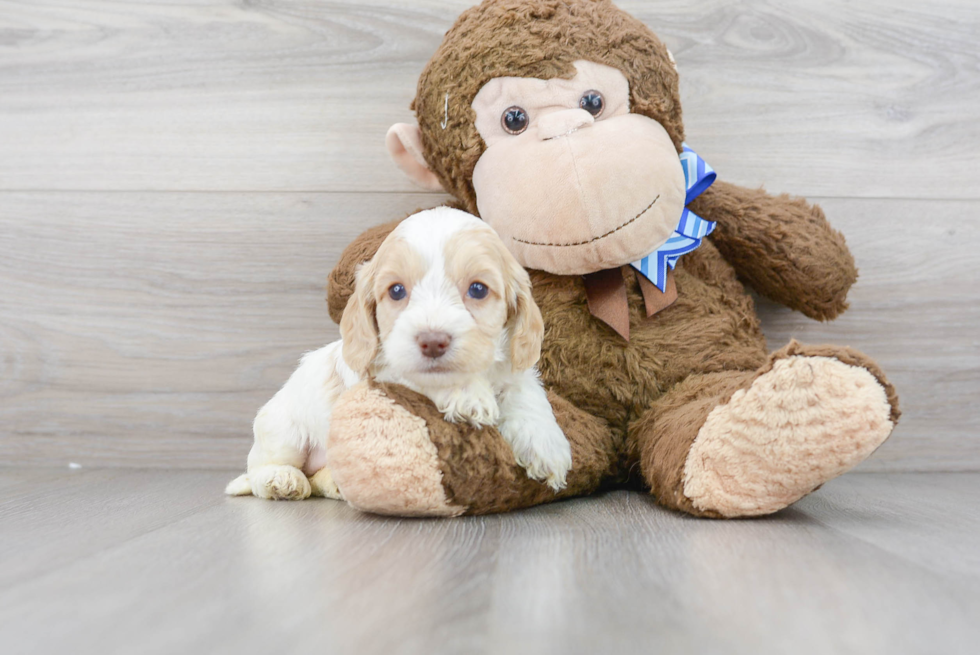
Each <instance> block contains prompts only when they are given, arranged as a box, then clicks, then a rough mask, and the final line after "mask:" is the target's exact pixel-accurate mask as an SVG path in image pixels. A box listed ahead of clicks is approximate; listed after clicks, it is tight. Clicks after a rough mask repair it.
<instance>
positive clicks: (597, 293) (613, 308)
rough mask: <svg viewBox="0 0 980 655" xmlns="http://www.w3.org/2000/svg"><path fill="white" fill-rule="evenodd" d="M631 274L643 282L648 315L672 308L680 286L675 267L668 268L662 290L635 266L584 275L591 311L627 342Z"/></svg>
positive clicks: (641, 287)
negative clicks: (628, 290) (675, 278)
mask: <svg viewBox="0 0 980 655" xmlns="http://www.w3.org/2000/svg"><path fill="white" fill-rule="evenodd" d="M631 274H632V275H636V279H637V280H638V281H639V283H640V292H641V293H642V294H643V304H644V305H645V306H646V312H647V318H649V317H651V316H653V315H654V314H656V313H657V312H659V311H661V310H663V309H666V308H667V307H670V306H671V305H672V304H674V301H675V300H677V285H676V284H675V283H674V272H673V271H671V270H668V271H667V285H666V287H665V291H663V292H662V293H661V291H660V289H658V288H657V287H656V286H655V285H654V284H653V282H651V281H650V280H648V279H646V278H645V277H644V276H643V275H641V274H639V273H637V272H636V271H635V270H634V269H633V267H632V266H622V267H620V268H610V269H608V270H605V271H597V272H595V273H589V274H588V275H583V276H582V279H583V280H584V281H585V296H586V298H587V299H588V302H589V311H590V312H591V313H592V315H593V316H595V317H596V318H598V319H599V320H600V321H602V322H603V323H605V324H606V325H608V326H609V327H611V328H612V329H613V330H615V331H616V333H617V334H619V335H620V336H621V337H623V338H624V339H626V340H627V341H629V340H630V308H629V301H628V299H627V295H626V279H627V278H626V276H627V275H631Z"/></svg>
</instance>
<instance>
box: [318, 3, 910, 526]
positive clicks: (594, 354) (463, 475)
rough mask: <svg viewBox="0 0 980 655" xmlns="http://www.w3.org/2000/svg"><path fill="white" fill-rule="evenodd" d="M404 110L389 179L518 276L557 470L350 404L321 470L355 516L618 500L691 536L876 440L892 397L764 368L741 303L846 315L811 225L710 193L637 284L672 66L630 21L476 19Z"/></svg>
mask: <svg viewBox="0 0 980 655" xmlns="http://www.w3.org/2000/svg"><path fill="white" fill-rule="evenodd" d="M414 109H415V111H416V115H417V118H418V126H414V125H411V126H410V125H396V126H394V127H393V128H392V129H391V130H390V131H389V134H388V139H387V143H388V147H389V150H390V152H391V154H392V156H393V158H394V159H395V161H396V162H397V163H398V164H399V165H400V166H401V168H402V169H403V170H404V171H405V172H406V173H407V174H408V175H409V176H410V177H411V178H412V179H414V180H415V181H416V182H418V183H419V184H421V185H422V186H424V187H426V188H430V189H445V190H446V191H447V192H449V193H450V194H452V195H453V196H454V197H455V198H456V200H457V203H458V206H459V207H461V208H464V209H466V210H467V211H469V212H472V213H474V214H477V215H479V216H481V217H482V218H483V219H484V220H485V221H487V222H488V223H489V224H490V225H492V226H493V227H494V228H495V229H496V230H497V231H498V233H500V235H501V237H502V238H503V239H504V240H505V242H506V243H507V244H508V247H509V248H510V249H511V250H512V252H513V253H514V254H515V256H516V257H517V258H518V260H519V261H520V262H521V263H522V264H523V265H524V266H525V267H527V268H528V269H530V270H531V278H532V281H533V284H534V297H535V300H536V301H537V303H538V305H539V306H540V308H541V311H542V313H543V316H544V320H545V330H546V331H545V338H544V345H543V349H542V356H541V360H540V362H539V368H540V370H541V374H542V378H543V379H544V381H545V384H546V385H547V387H548V389H549V390H550V394H551V399H552V405H553V407H554V410H555V414H556V416H557V418H558V420H559V423H560V424H561V426H562V428H563V430H564V431H565V433H566V435H567V436H568V438H569V441H570V442H571V444H572V449H573V451H572V452H573V467H572V470H571V472H570V473H569V475H568V486H567V488H566V489H565V490H564V491H562V492H561V493H559V494H557V495H556V494H555V493H554V492H552V491H551V490H550V489H548V488H547V487H545V486H544V485H543V484H540V483H537V482H535V481H533V480H530V479H528V477H527V476H526V475H525V473H524V471H523V470H522V469H521V468H520V467H518V466H517V465H516V464H515V462H514V458H513V456H512V455H511V453H510V450H509V448H508V447H507V445H506V444H505V443H504V442H503V441H502V439H501V438H500V436H499V435H498V434H497V433H496V431H495V430H493V429H485V430H474V429H473V428H470V427H467V426H460V425H455V424H450V423H447V422H445V421H444V420H443V418H442V417H441V416H440V415H439V414H438V412H437V411H436V410H435V408H434V407H433V406H432V405H431V404H430V403H429V402H428V401H427V400H426V399H425V398H423V397H421V396H419V395H417V394H414V393H412V392H410V391H408V390H406V389H404V388H400V387H395V386H378V385H371V384H364V385H362V386H360V387H357V388H355V389H352V390H351V391H350V392H348V394H347V395H346V396H345V397H344V398H342V399H341V401H340V403H339V404H338V405H337V407H336V408H335V413H334V416H333V425H332V430H331V441H330V444H331V445H330V448H329V452H328V463H329V466H330V467H331V470H332V472H333V477H334V480H335V481H336V482H337V484H338V486H339V487H340V489H341V491H342V492H343V494H344V496H345V497H346V498H347V500H348V501H349V502H350V503H351V504H353V505H354V506H355V507H358V508H360V509H363V510H366V511H374V512H380V513H391V514H401V515H457V514H466V513H470V514H477V513H486V512H497V511H504V510H508V509H514V508H518V507H527V506H530V505H534V504H538V503H542V502H547V501H550V500H554V499H555V498H560V497H568V496H573V495H581V494H587V493H590V492H592V491H594V490H596V489H598V488H599V487H600V486H607V485H612V484H627V485H631V486H642V487H643V488H647V489H650V490H651V491H652V493H653V494H654V495H655V497H656V499H657V500H658V502H660V503H661V504H663V505H665V506H668V507H671V508H674V509H678V510H681V511H684V512H688V513H691V514H694V515H697V516H709V517H738V516H754V515H761V514H768V513H771V512H774V511H777V510H779V509H782V508H783V507H786V506H787V505H789V504H791V503H793V502H795V501H797V500H799V499H800V498H801V497H803V496H804V495H806V494H808V493H810V492H811V491H813V490H814V489H816V488H817V487H818V486H820V485H821V484H823V483H824V482H826V481H827V480H829V479H831V478H833V477H835V476H837V475H840V474H841V473H843V472H845V471H847V470H848V469H850V468H852V467H853V466H855V465H856V464H858V463H859V462H861V461H862V460H864V459H865V458H866V457H867V456H868V455H870V454H871V452H873V451H874V450H875V448H877V447H878V446H879V445H880V444H881V443H882V442H883V441H884V440H885V439H886V438H887V437H888V435H889V434H890V433H891V431H892V428H893V427H894V425H895V423H896V421H897V420H898V416H899V411H898V400H897V396H896V394H895V391H894V389H893V388H892V386H891V385H890V384H889V383H888V382H887V381H886V379H885V377H884V375H883V374H882V372H881V371H880V370H879V369H878V367H877V366H876V365H875V364H874V363H873V362H872V361H871V360H870V359H869V358H867V357H866V356H864V355H862V354H860V353H858V352H855V351H853V350H850V349H848V348H842V347H836V346H804V345H801V344H798V343H796V342H793V343H790V344H789V345H788V346H785V347H783V348H782V349H780V350H778V351H777V352H775V353H772V354H769V353H767V349H766V344H765V340H764V338H763V335H762V332H761V330H760V328H759V320H758V318H757V316H756V313H755V310H754V307H753V303H752V300H751V298H750V297H749V295H748V294H747V293H746V291H745V289H744V287H743V286H742V283H743V282H744V283H746V284H748V285H750V286H751V287H752V288H754V289H755V290H756V291H757V292H758V293H760V294H762V295H764V296H767V297H769V298H771V299H773V300H775V301H777V302H780V303H782V304H784V305H787V306H789V307H791V308H793V309H795V310H798V311H801V312H803V313H804V314H806V315H807V316H809V317H811V318H814V319H817V320H830V319H833V318H835V317H836V316H837V315H838V314H840V313H841V312H842V311H844V309H845V308H846V307H847V303H846V301H845V296H846V293H847V291H848V289H849V288H850V286H851V284H853V282H854V280H855V279H856V276H857V273H856V270H855V268H854V262H853V259H852V257H851V255H850V253H849V252H848V250H847V247H846V246H845V244H844V239H843V237H842V236H841V235H840V234H839V233H838V232H835V231H834V230H833V229H831V227H830V226H829V225H828V224H827V222H826V220H825V218H824V214H823V212H822V211H821V210H820V208H819V207H816V206H812V205H809V204H807V203H806V202H804V201H803V200H798V199H795V200H794V199H791V198H789V197H787V196H779V197H773V196H770V195H768V194H766V193H765V192H763V191H757V190H749V189H743V188H740V187H737V186H734V185H731V184H728V183H725V182H723V181H719V182H716V183H715V184H714V185H713V186H711V187H710V188H708V189H707V191H704V192H703V193H702V194H701V195H700V196H699V197H698V198H697V199H696V200H694V201H693V202H692V203H690V205H689V210H690V211H691V212H693V214H695V215H696V216H699V217H701V218H702V219H704V220H705V221H708V222H709V223H712V222H713V223H714V231H713V232H711V234H710V236H708V237H707V238H706V239H705V240H704V241H703V242H701V243H700V246H699V247H697V248H696V249H694V250H692V251H690V252H687V253H686V254H684V255H683V256H682V257H680V258H679V260H678V261H677V262H676V268H674V269H673V271H669V270H668V272H667V273H666V277H665V279H663V280H661V284H660V285H659V286H655V285H653V284H651V283H650V281H649V280H648V279H647V278H646V277H645V276H644V275H641V274H639V273H638V272H637V271H636V268H635V267H630V266H628V265H629V264H631V263H633V262H635V261H636V260H638V259H640V258H642V257H644V256H646V255H648V254H650V253H651V252H652V251H654V250H655V249H656V248H658V247H662V244H664V243H665V241H666V240H667V239H669V238H670V237H671V234H672V231H674V230H675V228H677V226H678V220H679V218H678V217H679V216H681V215H682V212H684V207H685V202H686V200H687V198H686V197H685V177H684V173H683V171H682V168H681V164H680V160H679V155H680V154H681V153H682V151H683V148H682V142H683V140H684V126H683V122H682V119H681V106H680V98H679V93H678V77H677V71H676V67H675V66H674V62H673V57H672V56H671V54H670V53H669V52H668V50H667V48H666V47H665V46H664V45H663V44H662V43H661V42H660V41H659V40H658V39H657V37H656V36H655V35H654V34H653V33H652V32H651V31H650V30H649V29H647V27H646V26H644V25H643V24H642V23H640V22H639V21H638V20H636V19H634V18H633V17H631V16H629V15H628V14H626V13H624V12H622V11H620V10H619V9H617V8H616V7H615V6H613V5H612V4H611V3H610V2H608V1H606V0H531V1H527V0H486V1H485V2H483V3H482V4H480V5H479V6H477V7H474V8H472V9H470V10H468V11H466V12H465V13H463V15H462V16H460V18H459V20H458V21H457V23H456V24H455V25H454V26H453V28H452V29H451V30H449V32H448V33H447V34H446V37H445V40H444V41H443V43H442V45H441V46H440V47H439V49H438V50H437V51H436V53H435V55H434V56H433V58H432V60H431V61H430V62H429V63H428V65H427V66H426V68H425V71H424V72H423V73H422V77H421V79H420V80H419V85H418V95H417V97H416V99H415V102H414ZM393 226H394V223H392V224H388V225H384V226H380V227H377V228H374V229H371V230H369V231H368V232H366V233H365V234H364V235H362V236H361V237H360V238H359V239H358V240H356V241H355V242H354V243H353V244H351V246H350V247H349V248H348V249H347V251H346V252H345V253H344V255H343V257H342V259H341V261H340V263H339V264H338V265H337V268H336V269H335V270H334V271H333V272H332V273H331V275H330V279H329V293H328V302H329V306H330V312H331V316H332V317H333V318H334V319H335V320H338V321H339V319H340V315H341V313H342V312H343V309H344V307H345V305H346V302H347V298H348V297H349V295H350V293H351V290H352V286H353V279H354V276H353V273H354V268H355V267H356V265H357V264H359V263H360V262H362V261H364V260H366V259H368V258H370V257H371V256H372V255H373V253H374V251H375V249H376V248H377V246H378V244H379V243H380V242H381V240H382V239H383V238H384V236H385V235H386V234H387V233H388V232H389V231H390V230H391V229H392V228H393ZM365 462H369V464H368V465H366V464H365ZM421 488H425V489H428V490H429V491H428V492H426V493H419V492H418V489H421ZM433 489H435V490H436V491H435V492H433V491H432V490H433Z"/></svg>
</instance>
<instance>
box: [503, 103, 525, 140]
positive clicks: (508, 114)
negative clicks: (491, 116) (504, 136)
mask: <svg viewBox="0 0 980 655" xmlns="http://www.w3.org/2000/svg"><path fill="white" fill-rule="evenodd" d="M528 123H530V121H529V120H528V117H527V112H526V111H524V110H523V109H521V108H520V107H511V108H510V109H507V110H506V111H504V115H503V116H501V117H500V124H501V125H503V127H504V130H505V131H506V132H508V133H509V134H520V133H521V132H523V131H524V130H526V129H527V124H528Z"/></svg>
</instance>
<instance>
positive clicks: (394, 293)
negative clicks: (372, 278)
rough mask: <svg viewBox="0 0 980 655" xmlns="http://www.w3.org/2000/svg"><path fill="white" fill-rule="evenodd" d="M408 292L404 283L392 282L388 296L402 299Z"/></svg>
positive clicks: (393, 298)
mask: <svg viewBox="0 0 980 655" xmlns="http://www.w3.org/2000/svg"><path fill="white" fill-rule="evenodd" d="M407 293H408V292H407V291H406V290H405V285H404V284H392V285H391V286H390V287H388V297H389V298H391V299H392V300H402V299H403V298H404V297H405V295H406V294H407Z"/></svg>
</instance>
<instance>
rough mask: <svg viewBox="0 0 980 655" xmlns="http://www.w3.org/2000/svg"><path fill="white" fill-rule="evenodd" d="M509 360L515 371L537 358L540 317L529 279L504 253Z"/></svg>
mask: <svg viewBox="0 0 980 655" xmlns="http://www.w3.org/2000/svg"><path fill="white" fill-rule="evenodd" d="M507 260H508V264H507V275H508V277H509V278H510V280H509V282H508V286H509V287H510V288H509V290H508V294H507V295H508V296H509V297H508V299H507V304H508V309H509V310H510V312H511V318H510V359H511V364H512V366H513V369H514V371H515V372H517V371H524V370H526V369H529V368H531V367H532V366H534V365H535V364H536V363H537V362H538V359H540V357H541V339H542V338H543V337H544V319H543V318H541V310H540V309H538V304H537V303H536V302H534V297H533V296H532V295H531V278H530V277H529V276H528V274H527V271H525V270H524V267H523V266H521V265H520V264H519V263H517V260H516V259H514V257H513V255H511V254H510V253H509V252H508V253H507Z"/></svg>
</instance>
